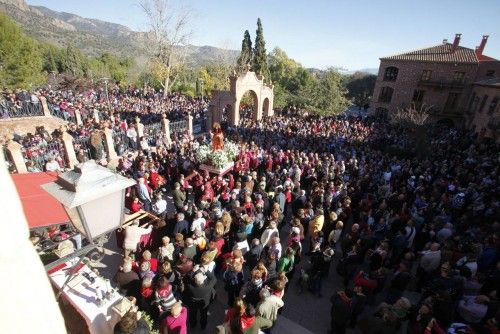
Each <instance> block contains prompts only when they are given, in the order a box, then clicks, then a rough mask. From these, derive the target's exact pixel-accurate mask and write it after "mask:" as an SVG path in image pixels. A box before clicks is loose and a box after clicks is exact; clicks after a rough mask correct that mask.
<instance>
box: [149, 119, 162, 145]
mask: <svg viewBox="0 0 500 334" xmlns="http://www.w3.org/2000/svg"><path fill="white" fill-rule="evenodd" d="M144 137H145V138H146V139H147V141H148V145H149V146H157V145H158V144H160V142H161V139H162V138H163V131H162V128H161V123H152V124H146V125H144Z"/></svg>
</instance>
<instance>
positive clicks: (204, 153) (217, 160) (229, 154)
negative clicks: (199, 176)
mask: <svg viewBox="0 0 500 334" xmlns="http://www.w3.org/2000/svg"><path fill="white" fill-rule="evenodd" d="M239 152H240V150H239V148H238V145H236V144H235V143H233V142H230V141H228V140H226V141H225V142H224V149H223V150H216V151H214V150H213V149H212V147H211V146H209V145H201V146H200V147H198V149H197V150H196V152H195V159H196V161H197V162H198V163H200V164H207V165H210V166H213V167H215V168H218V169H221V168H224V167H225V166H227V165H228V164H229V163H230V162H232V161H234V160H235V159H236V157H237V156H238V154H239Z"/></svg>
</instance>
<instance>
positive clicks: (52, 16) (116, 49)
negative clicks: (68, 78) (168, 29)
mask: <svg viewBox="0 0 500 334" xmlns="http://www.w3.org/2000/svg"><path fill="white" fill-rule="evenodd" d="M0 11H2V12H4V13H5V14H7V15H8V16H10V17H11V18H13V19H14V21H16V22H17V23H18V24H19V25H20V26H21V27H23V29H24V31H25V32H26V34H27V35H28V36H31V37H33V38H35V39H37V40H39V41H42V42H46V43H50V44H53V45H55V46H58V47H66V46H68V45H73V46H75V47H77V48H79V49H80V50H81V51H82V52H83V53H84V54H86V55H89V56H98V55H100V54H102V53H105V52H108V53H111V54H114V55H117V56H128V57H133V58H135V59H136V62H137V63H138V64H141V63H143V62H145V61H146V59H147V55H146V51H145V50H144V45H147V36H146V33H144V32H137V31H133V30H131V29H130V28H128V27H126V26H123V25H121V24H116V23H111V22H106V21H101V20H96V19H88V18H84V17H81V16H78V15H75V14H71V13H65V12H57V11H54V10H52V9H49V8H47V7H42V6H30V5H28V4H27V3H26V1H25V0H0ZM184 48H185V50H184V52H185V54H186V55H187V61H188V63H190V64H191V65H206V64H209V63H211V62H214V61H226V62H231V63H234V62H236V59H237V57H238V56H239V51H237V50H225V49H221V48H216V47H213V46H195V45H188V46H185V47H184Z"/></svg>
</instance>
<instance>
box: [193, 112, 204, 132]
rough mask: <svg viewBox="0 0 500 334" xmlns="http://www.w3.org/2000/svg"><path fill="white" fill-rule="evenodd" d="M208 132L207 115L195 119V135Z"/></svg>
mask: <svg viewBox="0 0 500 334" xmlns="http://www.w3.org/2000/svg"><path fill="white" fill-rule="evenodd" d="M205 132H207V117H206V116H203V117H196V118H195V119H194V120H193V135H195V136H196V135H199V134H202V133H205Z"/></svg>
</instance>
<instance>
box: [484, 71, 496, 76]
mask: <svg viewBox="0 0 500 334" xmlns="http://www.w3.org/2000/svg"><path fill="white" fill-rule="evenodd" d="M486 76H487V77H490V78H493V77H494V76H495V70H487V71H486Z"/></svg>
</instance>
